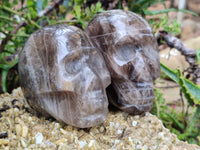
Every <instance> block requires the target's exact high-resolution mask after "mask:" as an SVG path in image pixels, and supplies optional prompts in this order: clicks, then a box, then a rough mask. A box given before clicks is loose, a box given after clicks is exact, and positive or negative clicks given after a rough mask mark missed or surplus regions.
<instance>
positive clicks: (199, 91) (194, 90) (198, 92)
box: [160, 63, 200, 103]
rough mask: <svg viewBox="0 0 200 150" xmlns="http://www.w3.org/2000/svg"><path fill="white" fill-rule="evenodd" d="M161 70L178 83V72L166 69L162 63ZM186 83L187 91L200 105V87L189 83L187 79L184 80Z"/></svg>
mask: <svg viewBox="0 0 200 150" xmlns="http://www.w3.org/2000/svg"><path fill="white" fill-rule="evenodd" d="M160 68H161V70H162V71H163V72H164V73H165V74H166V75H168V76H169V77H170V78H171V79H172V80H174V81H175V82H176V83H178V80H179V79H178V77H177V72H175V71H173V70H171V69H169V68H168V67H166V66H165V65H163V64H162V63H160ZM183 80H184V82H185V86H186V88H187V90H188V91H189V92H190V93H191V94H192V95H193V96H195V97H196V101H197V103H200V87H199V86H197V85H195V84H194V83H192V82H191V81H189V80H188V79H186V78H183Z"/></svg>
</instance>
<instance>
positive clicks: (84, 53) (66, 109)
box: [19, 25, 110, 128]
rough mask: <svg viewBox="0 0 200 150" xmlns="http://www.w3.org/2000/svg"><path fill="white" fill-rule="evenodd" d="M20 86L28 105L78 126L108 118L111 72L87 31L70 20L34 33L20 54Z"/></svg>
mask: <svg viewBox="0 0 200 150" xmlns="http://www.w3.org/2000/svg"><path fill="white" fill-rule="evenodd" d="M19 77H20V82H21V87H22V90H23V93H24V96H25V97H26V99H27V101H28V103H29V104H30V106H32V107H33V108H34V109H36V110H37V111H39V112H40V113H43V114H45V115H49V114H50V115H51V116H53V117H54V118H56V119H57V120H60V121H63V122H65V123H67V124H69V125H73V126H76V127H81V128H85V127H92V126H95V125H98V124H100V123H102V122H103V121H105V120H106V118H107V113H108V100H107V96H106V91H105V88H106V87H107V86H108V85H109V84H110V74H109V72H108V70H107V68H106V65H105V63H104V60H103V57H102V55H101V54H100V53H99V52H98V51H97V50H95V47H94V46H92V44H91V42H90V40H89V39H88V37H87V35H86V34H85V33H84V32H83V31H82V30H80V29H78V28H77V27H74V26H68V25H52V26H47V27H44V28H42V29H40V30H38V31H36V32H35V33H33V34H32V35H31V36H30V37H29V39H28V40H27V42H26V44H25V46H24V48H23V50H22V52H21V54H20V59H19Z"/></svg>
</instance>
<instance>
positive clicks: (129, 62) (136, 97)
mask: <svg viewBox="0 0 200 150" xmlns="http://www.w3.org/2000/svg"><path fill="white" fill-rule="evenodd" d="M86 33H87V34H88V35H89V36H90V38H91V40H92V41H93V43H94V45H95V47H97V48H98V50H100V51H101V53H102V54H103V56H104V60H105V62H106V65H107V67H108V70H109V71H110V74H111V81H112V83H111V85H110V86H109V87H108V88H107V95H108V97H109V101H110V102H111V103H112V104H113V105H114V106H116V107H118V108H120V109H121V110H123V111H125V112H128V113H131V114H140V113H143V112H145V111H149V110H150V109H151V108H152V106H153V99H154V91H153V81H154V80H155V79H156V78H157V77H159V73H160V63H159V55H158V46H157V42H156V39H155V37H154V35H153V32H152V30H151V28H150V26H149V25H148V23H147V22H146V21H145V20H144V19H143V18H142V17H140V16H139V15H137V14H135V13H132V12H129V11H123V10H110V11H105V12H103V13H101V14H99V15H97V16H96V17H95V18H94V19H93V20H92V21H91V22H90V23H89V24H88V26H87V27H86Z"/></svg>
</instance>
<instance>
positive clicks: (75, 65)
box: [65, 58, 81, 74]
mask: <svg viewBox="0 0 200 150" xmlns="http://www.w3.org/2000/svg"><path fill="white" fill-rule="evenodd" d="M65 70H66V71H67V72H68V73H70V74H75V73H78V72H79V71H80V70H81V62H80V60H79V59H77V58H76V59H71V60H70V61H67V62H65Z"/></svg>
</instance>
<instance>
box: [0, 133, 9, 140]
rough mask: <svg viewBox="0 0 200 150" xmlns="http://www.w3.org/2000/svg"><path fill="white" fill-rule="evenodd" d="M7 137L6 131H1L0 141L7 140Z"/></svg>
mask: <svg viewBox="0 0 200 150" xmlns="http://www.w3.org/2000/svg"><path fill="white" fill-rule="evenodd" d="M7 137H8V133H7V132H6V131H3V132H1V133H0V139H3V138H7Z"/></svg>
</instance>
